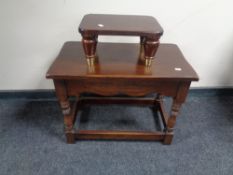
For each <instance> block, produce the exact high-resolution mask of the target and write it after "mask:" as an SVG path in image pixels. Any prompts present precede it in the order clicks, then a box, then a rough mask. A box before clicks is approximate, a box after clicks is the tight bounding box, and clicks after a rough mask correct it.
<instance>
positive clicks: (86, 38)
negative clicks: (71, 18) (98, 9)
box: [79, 14, 163, 66]
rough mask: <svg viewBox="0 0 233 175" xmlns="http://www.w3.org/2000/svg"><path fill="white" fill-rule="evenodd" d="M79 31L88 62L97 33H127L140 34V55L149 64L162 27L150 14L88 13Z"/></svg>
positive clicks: (94, 46)
mask: <svg viewBox="0 0 233 175" xmlns="http://www.w3.org/2000/svg"><path fill="white" fill-rule="evenodd" d="M79 32H80V33H81V35H82V37H83V40H82V43H83V48H84V50H85V55H86V58H87V61H88V64H91V63H90V59H93V58H94V57H95V56H96V45H97V38H98V35H129V36H140V38H141V42H140V43H141V44H142V45H143V47H144V50H143V51H144V52H142V56H143V58H144V60H145V64H146V66H150V65H151V61H152V59H153V58H154V56H155V54H156V51H157V49H158V46H159V39H160V37H161V36H162V34H163V29H162V27H161V26H160V25H159V23H158V22H157V20H156V19H155V18H154V17H152V16H136V15H103V14H88V15H85V16H84V17H83V19H82V21H81V23H80V26H79ZM92 62H93V61H92Z"/></svg>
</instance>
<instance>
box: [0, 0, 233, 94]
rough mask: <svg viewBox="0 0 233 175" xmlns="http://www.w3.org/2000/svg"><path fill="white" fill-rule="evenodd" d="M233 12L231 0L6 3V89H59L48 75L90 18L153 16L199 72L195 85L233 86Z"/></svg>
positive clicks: (2, 7)
mask: <svg viewBox="0 0 233 175" xmlns="http://www.w3.org/2000/svg"><path fill="white" fill-rule="evenodd" d="M232 7H233V1H231V0H175V1H174V0H143V1H142V0H140V1H139V0H82V1H81V0H42V1H39V0H1V1H0V90H14V89H15V90H18V89H50V88H53V85H52V83H51V81H49V80H46V79H45V73H46V71H47V69H48V67H49V65H50V64H51V63H52V61H53V60H54V58H55V56H56V55H57V54H58V52H59V49H60V48H61V46H62V44H63V43H64V42H65V41H69V40H77V41H79V40H80V39H81V38H80V35H79V33H78V31H77V28H78V25H79V22H80V20H81V18H82V16H83V15H84V14H87V13H109V14H139V15H152V16H154V17H156V18H157V19H158V21H159V22H160V23H161V25H162V26H163V28H164V31H165V32H164V35H163V37H162V40H161V41H162V42H171V43H177V44H178V45H179V46H180V48H181V50H182V51H183V53H184V55H185V56H186V58H187V59H188V61H189V62H190V63H191V64H192V66H193V67H194V68H195V69H196V71H197V72H198V74H199V76H200V78H201V79H200V81H199V82H198V83H193V84H192V86H195V87H216V86H220V87H222V86H224V87H225V86H233V69H232V68H233V10H232ZM101 40H102V41H106V40H107V37H101ZM109 40H111V41H113V42H116V41H122V42H126V41H131V42H136V41H138V39H135V38H123V37H111V38H110V39H109V37H108V41H109Z"/></svg>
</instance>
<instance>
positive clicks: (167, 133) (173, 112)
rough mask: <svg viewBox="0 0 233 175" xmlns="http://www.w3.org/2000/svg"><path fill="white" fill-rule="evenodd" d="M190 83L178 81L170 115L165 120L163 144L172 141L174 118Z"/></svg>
mask: <svg viewBox="0 0 233 175" xmlns="http://www.w3.org/2000/svg"><path fill="white" fill-rule="evenodd" d="M190 83H191V82H184V83H180V85H179V87H178V90H177V94H176V96H175V97H174V98H173V102H172V107H171V112H170V117H169V118H168V121H167V128H166V131H165V138H164V141H163V143H164V144H167V145H169V144H171V142H172V139H173V135H174V133H173V131H174V127H175V124H176V118H177V116H178V114H179V111H180V108H181V105H182V103H184V102H185V99H186V96H187V94H188V90H189V86H190Z"/></svg>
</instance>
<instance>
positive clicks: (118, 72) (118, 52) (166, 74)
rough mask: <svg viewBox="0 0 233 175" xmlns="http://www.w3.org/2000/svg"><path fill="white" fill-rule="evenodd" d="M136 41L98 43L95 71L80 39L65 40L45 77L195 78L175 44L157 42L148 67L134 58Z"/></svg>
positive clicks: (192, 79) (196, 77)
mask: <svg viewBox="0 0 233 175" xmlns="http://www.w3.org/2000/svg"><path fill="white" fill-rule="evenodd" d="M139 52H140V46H139V44H132V43H130V44H129V43H99V44H98V46H97V54H98V62H97V63H96V64H95V66H94V69H95V71H93V69H92V71H90V67H88V65H87V62H86V58H85V54H84V51H83V47H82V43H81V42H76V41H70V42H66V43H65V44H64V45H63V47H62V49H61V52H60V54H59V55H58V57H57V58H56V59H55V61H54V62H53V64H52V65H51V66H50V68H49V70H48V72H47V75H46V77H47V78H52V79H77V78H80V77H81V78H90V77H95V78H97V77H99V78H103V77H104V78H106V77H110V78H151V79H159V80H182V81H197V80H198V76H197V74H196V72H195V71H194V69H193V68H192V67H191V65H190V64H189V63H188V62H187V61H186V60H185V58H184V56H183V54H182V53H181V51H180V49H179V48H178V47H177V45H174V44H160V46H159V49H158V51H157V53H156V55H155V59H154V60H153V62H152V65H151V67H146V66H145V65H143V64H140V63H139V62H138V60H139V59H138V58H139Z"/></svg>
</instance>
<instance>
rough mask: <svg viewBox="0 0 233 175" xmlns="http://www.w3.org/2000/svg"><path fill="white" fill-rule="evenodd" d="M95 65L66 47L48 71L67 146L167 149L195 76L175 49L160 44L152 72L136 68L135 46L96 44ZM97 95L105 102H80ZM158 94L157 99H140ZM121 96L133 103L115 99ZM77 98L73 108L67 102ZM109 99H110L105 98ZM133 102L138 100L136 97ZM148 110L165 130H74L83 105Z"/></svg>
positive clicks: (78, 47)
mask: <svg viewBox="0 0 233 175" xmlns="http://www.w3.org/2000/svg"><path fill="white" fill-rule="evenodd" d="M97 49H98V54H97V57H96V59H97V61H96V63H95V64H94V65H92V66H88V65H87V64H86V60H85V53H84V51H83V47H82V43H80V42H67V43H65V44H64V46H63V48H62V50H61V52H60V54H59V55H58V57H57V58H56V60H55V61H54V63H53V64H52V65H51V67H50V68H49V70H48V72H47V75H46V77H47V78H51V79H53V82H54V85H55V90H56V95H57V98H58V100H59V102H60V106H61V109H62V112H63V115H64V124H65V133H66V138H67V143H74V141H75V139H120V140H122V139H130V140H160V141H163V143H164V144H171V142H172V138H173V130H174V125H175V122H176V117H177V115H178V113H179V110H180V107H181V105H182V103H184V101H185V98H186V96H187V94H188V90H189V86H190V84H191V82H192V81H197V80H198V76H197V74H196V73H195V71H194V70H193V68H192V67H191V66H190V65H189V63H188V62H187V61H186V60H185V58H184V57H183V55H182V53H181V52H180V50H179V48H178V47H177V46H176V45H174V44H160V46H159V49H158V51H157V54H156V59H155V60H154V61H153V62H152V65H151V66H150V67H146V66H144V65H143V64H141V63H140V46H139V45H138V44H127V43H124V44H122V43H121V44H118V43H99V44H98V46H97ZM85 92H87V93H95V94H99V95H102V96H106V97H104V98H101V97H99V98H94V97H93V98H92V97H88V98H85V97H82V96H81V94H82V93H85ZM151 93H157V97H156V98H154V99H153V98H144V97H143V96H145V95H147V94H151ZM119 94H125V95H128V96H131V97H134V98H130V97H129V98H125V97H124V98H114V97H113V96H114V95H119ZM72 96H74V97H76V99H77V100H76V102H75V103H73V104H71V101H70V100H69V97H72ZM163 96H169V97H172V98H173V103H172V107H171V111H170V113H169V114H167V113H166V112H165V109H164V107H163V100H162V97H163ZM108 97H109V98H108ZM135 97H137V98H135ZM106 103H107V104H109V103H111V104H112V103H117V104H135V105H151V106H153V107H154V109H155V110H156V111H158V112H159V113H160V116H161V120H162V123H163V125H164V127H163V130H161V131H156V132H139V131H135V132H134V131H109V130H104V131H103V130H75V128H74V123H75V120H76V114H77V110H78V109H80V108H81V107H82V106H83V105H85V104H106Z"/></svg>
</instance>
